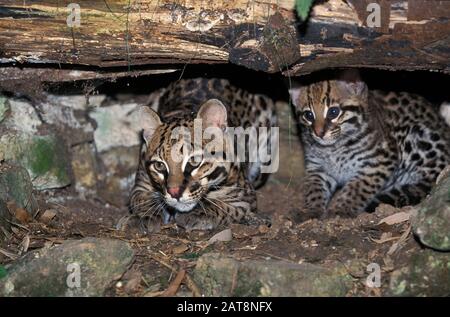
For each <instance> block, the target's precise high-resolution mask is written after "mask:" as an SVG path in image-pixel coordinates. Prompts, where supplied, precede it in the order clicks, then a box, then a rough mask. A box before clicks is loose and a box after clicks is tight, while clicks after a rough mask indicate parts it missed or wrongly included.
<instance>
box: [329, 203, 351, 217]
mask: <svg viewBox="0 0 450 317" xmlns="http://www.w3.org/2000/svg"><path fill="white" fill-rule="evenodd" d="M358 214H359V213H358V211H355V209H354V208H352V207H349V206H346V205H344V204H339V203H333V202H332V203H330V206H328V208H327V211H326V213H325V215H324V216H325V217H327V218H328V217H334V216H341V217H344V218H355V217H356V216H357V215H358Z"/></svg>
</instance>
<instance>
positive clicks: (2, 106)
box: [0, 95, 11, 123]
mask: <svg viewBox="0 0 450 317" xmlns="http://www.w3.org/2000/svg"><path fill="white" fill-rule="evenodd" d="M10 109H11V108H10V106H9V102H8V101H7V98H6V97H5V96H3V95H0V123H1V122H2V121H3V120H4V119H5V118H6V117H7V115H8V113H9V112H10Z"/></svg>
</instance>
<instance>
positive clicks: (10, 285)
mask: <svg viewBox="0 0 450 317" xmlns="http://www.w3.org/2000/svg"><path fill="white" fill-rule="evenodd" d="M133 257H134V252H133V250H132V249H131V247H130V245H129V244H128V243H126V242H123V241H120V240H112V239H97V238H84V239H82V240H68V241H65V242H64V243H63V244H61V245H59V246H54V247H51V248H43V249H40V250H38V251H35V252H30V253H28V254H27V255H26V256H25V257H23V258H22V259H20V260H18V261H17V262H16V263H14V264H13V265H12V266H11V267H7V268H6V269H7V274H6V276H5V277H4V278H2V279H1V280H0V296H48V297H55V296H103V295H104V294H105V291H106V290H107V289H108V287H109V286H110V285H111V284H112V283H113V282H114V281H115V280H117V279H119V278H120V277H121V276H122V275H123V274H124V272H125V271H126V270H127V269H128V267H129V266H130V264H131V262H132V260H133Z"/></svg>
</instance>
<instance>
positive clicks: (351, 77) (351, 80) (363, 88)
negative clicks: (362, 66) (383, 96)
mask: <svg viewBox="0 0 450 317" xmlns="http://www.w3.org/2000/svg"><path fill="white" fill-rule="evenodd" d="M337 85H338V87H339V89H340V90H341V92H342V93H343V94H344V95H346V96H347V97H351V96H359V97H363V98H364V97H367V91H368V89H367V85H366V83H365V82H364V81H362V79H361V75H360V73H359V71H358V70H357V69H348V70H344V71H342V72H341V73H340V75H339V78H338V80H337Z"/></svg>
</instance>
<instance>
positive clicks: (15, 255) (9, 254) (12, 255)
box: [0, 248, 19, 260]
mask: <svg viewBox="0 0 450 317" xmlns="http://www.w3.org/2000/svg"><path fill="white" fill-rule="evenodd" d="M0 253H1V254H3V255H4V256H6V257H8V258H10V259H11V260H16V259H18V258H19V256H18V255H17V254H15V253H12V252H9V251H8V250H5V249H2V248H0Z"/></svg>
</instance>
